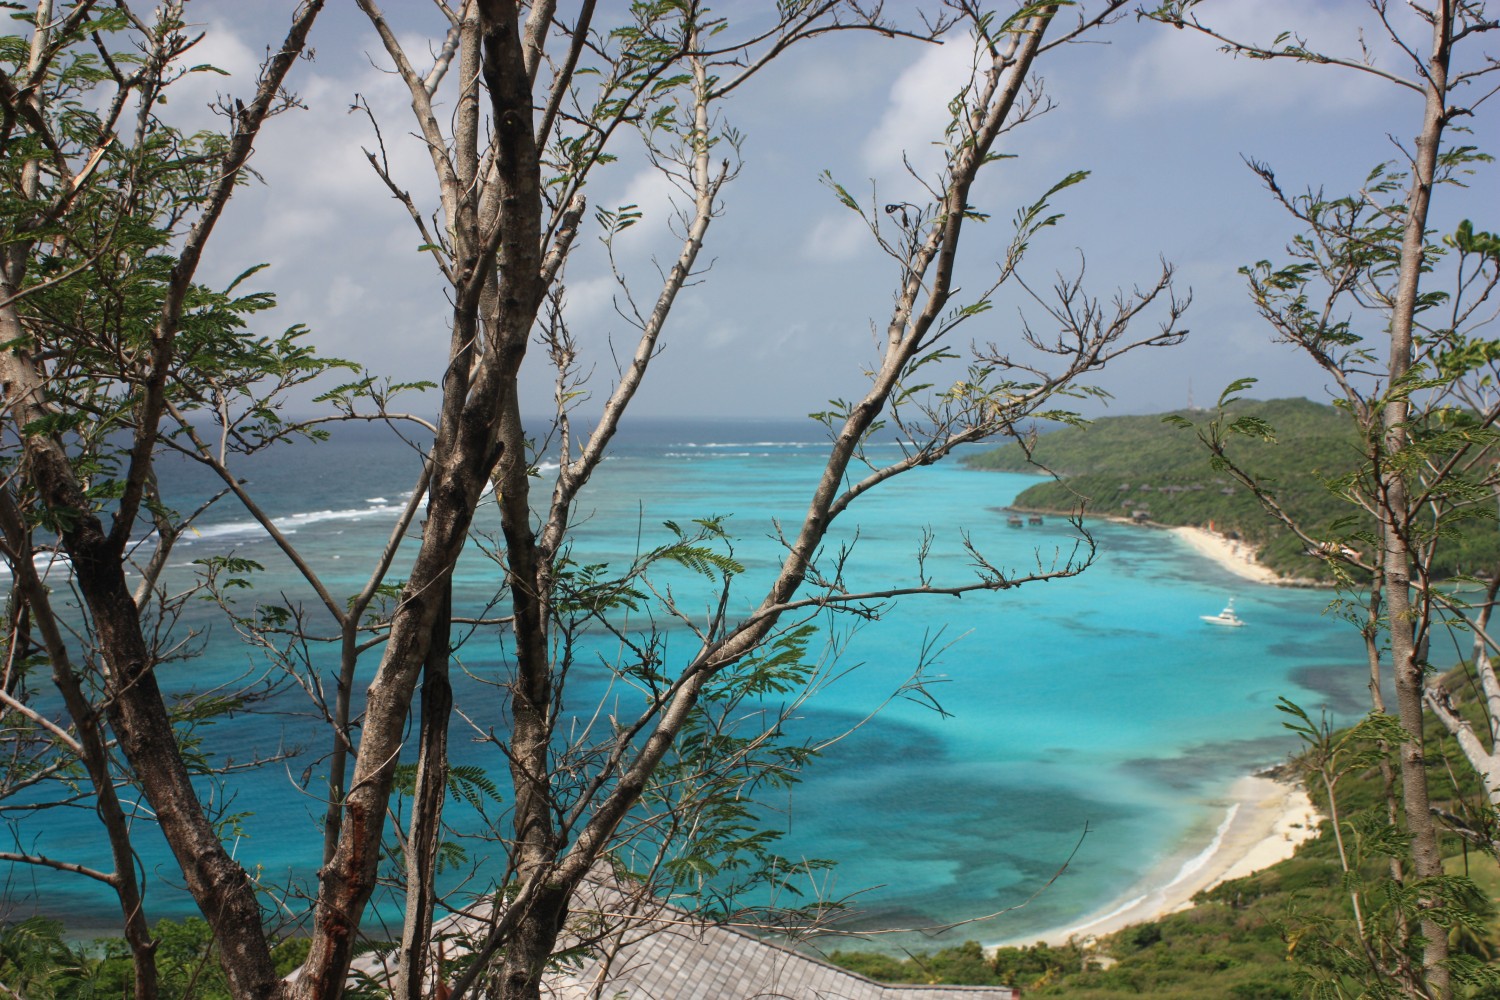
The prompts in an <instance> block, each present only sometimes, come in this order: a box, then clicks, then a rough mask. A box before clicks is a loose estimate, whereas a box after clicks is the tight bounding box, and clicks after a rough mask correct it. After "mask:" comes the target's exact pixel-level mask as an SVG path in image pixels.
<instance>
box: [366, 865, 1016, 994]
mask: <svg viewBox="0 0 1500 1000" xmlns="http://www.w3.org/2000/svg"><path fill="white" fill-rule="evenodd" d="M648 899H649V897H648ZM627 915H628V916H627ZM601 917H603V920H604V922H605V923H608V924H611V925H613V928H614V929H613V930H612V931H611V932H610V933H609V934H606V935H604V937H603V938H602V939H599V940H598V943H597V946H594V947H591V948H589V949H588V957H587V958H585V959H584V960H583V961H582V962H581V963H579V964H576V965H571V966H568V967H566V968H562V969H558V970H554V971H552V972H550V973H548V974H547V976H546V978H545V980H544V982H543V988H542V996H543V997H546V998H548V1000H1016V998H1018V997H1019V996H1020V993H1019V991H1016V990H1013V989H1011V988H1009V987H1002V986H925V985H892V984H886V983H877V982H875V981H874V980H871V979H866V978H865V977H863V976H860V975H857V974H855V973H853V972H850V971H849V970H847V969H842V968H839V967H838V966H836V965H832V964H830V963H829V962H825V961H823V960H822V959H820V958H818V957H816V956H813V955H809V954H806V953H804V952H801V951H798V950H796V949H794V948H791V947H788V946H786V945H783V944H779V943H777V942H774V941H770V940H766V939H765V938H761V937H757V936H755V935H753V934H750V933H748V932H747V931H745V930H741V929H739V928H735V927H729V926H724V925H721V924H713V923H706V922H704V921H702V920H700V919H698V918H696V917H694V916H693V915H692V914H690V913H688V912H686V911H684V910H681V909H678V908H676V907H672V906H669V905H666V904H664V903H661V902H660V901H655V900H650V901H649V902H647V903H646V909H645V911H644V912H642V910H641V900H640V899H639V897H635V896H632V897H630V898H627V895H626V894H625V893H622V892H621V891H620V890H619V889H618V888H616V887H615V886H614V885H613V884H611V883H609V882H593V881H591V882H589V883H586V884H585V885H584V886H581V887H580V889H579V892H578V894H577V895H576V896H575V897H574V900H573V909H572V913H571V915H570V918H569V930H568V931H567V932H565V937H566V939H565V940H564V941H561V942H559V944H563V945H566V946H568V947H575V946H577V945H578V944H579V943H580V942H581V941H582V940H583V939H584V937H585V935H588V934H589V931H588V928H590V927H597V926H598V925H599V924H600V922H601ZM487 923H488V921H487V914H486V911H485V909H483V908H477V909H475V910H472V911H469V912H468V913H465V914H459V915H457V916H454V917H450V918H448V919H447V920H445V921H443V922H442V924H441V926H440V927H437V928H434V931H435V933H434V937H435V938H442V939H444V941H445V948H446V952H447V954H448V956H449V957H450V958H451V957H453V955H454V953H455V949H456V948H459V947H462V945H461V944H459V942H461V941H463V940H465V939H467V940H471V941H472V940H477V939H482V938H483V937H484V936H485V926H486V924H487ZM357 964H360V965H361V967H362V969H363V971H364V972H365V973H366V974H368V975H371V976H374V977H375V978H383V977H384V976H385V975H386V974H387V971H388V970H382V969H381V968H380V965H381V962H380V960H379V959H374V958H373V957H367V958H366V959H364V960H363V961H361V962H360V963H357Z"/></svg>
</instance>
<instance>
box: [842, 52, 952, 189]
mask: <svg viewBox="0 0 1500 1000" xmlns="http://www.w3.org/2000/svg"><path fill="white" fill-rule="evenodd" d="M972 74H973V49H972V47H971V46H970V45H969V44H968V43H967V41H966V40H963V39H958V38H955V39H954V40H953V41H950V42H948V43H947V44H945V45H934V46H929V47H927V48H924V49H923V50H922V54H921V56H920V57H919V58H918V59H917V61H916V62H914V63H912V64H911V65H910V66H908V67H907V68H906V69H905V71H903V72H902V73H901V74H900V75H899V76H898V77H897V78H896V81H895V83H893V84H892V85H891V90H890V104H889V107H887V108H886V111H885V114H884V115H882V116H881V119H880V123H879V124H878V125H877V126H876V127H875V129H874V131H873V132H871V133H870V135H869V136H868V137H867V138H866V139H865V141H864V145H863V147H862V149H861V153H862V154H863V157H864V162H865V166H866V167H867V169H869V170H870V171H871V172H872V173H873V174H874V175H875V176H876V177H878V178H880V179H881V180H883V181H887V182H889V181H892V180H894V179H896V178H899V177H903V176H905V175H906V165H905V164H906V163H907V162H909V163H910V164H911V166H912V168H913V169H915V170H916V172H917V174H918V176H920V177H928V176H930V175H931V174H932V173H934V172H935V171H936V170H937V169H938V168H940V167H941V166H942V163H943V151H942V148H941V147H940V146H937V145H934V141H935V140H940V139H941V138H942V135H941V133H940V132H939V131H938V130H937V129H935V128H934V125H935V124H937V123H941V122H942V121H945V120H947V111H946V108H947V106H948V102H949V101H951V100H952V99H953V97H954V96H955V95H956V94H957V93H958V92H959V90H960V89H961V88H962V87H963V86H964V85H965V84H966V83H967V82H968V81H969V80H970V78H971V76H972Z"/></svg>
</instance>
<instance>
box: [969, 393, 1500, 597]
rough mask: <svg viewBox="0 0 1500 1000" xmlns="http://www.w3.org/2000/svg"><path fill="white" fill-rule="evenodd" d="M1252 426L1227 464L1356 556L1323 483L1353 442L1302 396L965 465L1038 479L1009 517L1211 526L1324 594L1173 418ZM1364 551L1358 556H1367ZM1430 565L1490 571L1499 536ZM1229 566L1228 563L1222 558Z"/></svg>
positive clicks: (1082, 434)
mask: <svg viewBox="0 0 1500 1000" xmlns="http://www.w3.org/2000/svg"><path fill="white" fill-rule="evenodd" d="M1229 418H1234V419H1250V420H1255V421H1259V422H1260V423H1261V424H1263V425H1264V426H1266V427H1267V428H1269V429H1270V430H1269V431H1268V434H1269V439H1266V440H1262V439H1259V438H1248V437H1247V438H1243V439H1242V436H1236V437H1235V439H1234V440H1233V441H1232V442H1231V444H1230V446H1229V449H1230V451H1231V452H1232V454H1233V457H1234V459H1235V461H1236V463H1237V464H1238V465H1239V466H1240V467H1241V468H1244V469H1247V470H1249V471H1250V472H1251V473H1252V474H1254V475H1255V477H1256V478H1257V479H1258V480H1260V481H1261V482H1263V483H1271V484H1274V488H1275V492H1276V499H1277V502H1278V503H1279V504H1280V505H1281V506H1282V508H1283V509H1284V510H1286V511H1287V513H1288V514H1289V515H1290V516H1291V517H1292V518H1294V519H1295V520H1296V521H1297V522H1298V523H1299V524H1301V525H1302V526H1303V527H1304V528H1305V529H1306V530H1307V531H1308V532H1309V533H1310V534H1311V535H1312V537H1314V538H1316V539H1319V540H1320V542H1321V544H1322V545H1324V546H1327V547H1334V546H1338V547H1347V548H1349V549H1352V550H1353V551H1356V552H1360V551H1363V550H1365V549H1367V547H1368V544H1369V542H1368V539H1367V537H1366V533H1365V532H1364V531H1363V530H1362V529H1364V528H1367V527H1368V526H1366V525H1361V524H1351V523H1350V522H1349V521H1348V513H1349V511H1348V506H1347V504H1345V503H1344V502H1343V501H1342V500H1340V499H1339V497H1338V495H1337V491H1336V490H1333V489H1330V487H1329V485H1328V484H1330V483H1337V482H1339V481H1341V480H1343V479H1345V478H1347V477H1349V476H1355V475H1357V474H1358V473H1359V469H1360V466H1359V463H1358V461H1357V456H1358V454H1359V450H1358V447H1357V445H1358V442H1357V441H1355V440H1354V439H1353V438H1352V436H1351V432H1350V429H1349V427H1348V421H1347V419H1346V418H1345V417H1344V416H1343V415H1341V414H1340V413H1339V412H1338V411H1337V410H1335V409H1334V407H1332V406H1326V405H1323V404H1320V403H1314V402H1310V401H1308V400H1305V399H1274V400H1268V401H1263V402H1262V401H1256V400H1248V399H1247V400H1241V401H1238V402H1235V403H1233V404H1232V405H1230V406H1229V407H1228V408H1226V409H1225V410H1224V411H1223V412H1222V413H1216V412H1213V411H1206V410H1177V411H1174V412H1172V413H1167V414H1152V415H1143V416H1120V417H1101V418H1099V419H1097V420H1094V421H1093V422H1091V423H1089V424H1087V425H1085V426H1082V427H1061V428H1058V429H1054V430H1045V431H1043V432H1042V433H1039V434H1038V436H1037V437H1036V439H1035V440H1034V441H1033V442H1031V443H1030V444H1029V446H1027V447H1023V446H1022V445H1021V444H1018V443H1012V444H1007V445H1002V446H1001V447H999V448H995V449H992V450H989V451H983V452H978V453H975V454H971V455H967V456H965V457H964V458H963V460H962V461H963V464H964V466H965V467H967V468H970V469H974V470H976V471H993V472H1013V473H1022V474H1028V475H1032V476H1035V477H1036V482H1035V483H1034V484H1032V485H1030V486H1028V487H1027V488H1026V489H1024V490H1022V491H1021V493H1020V494H1019V495H1018V496H1017V497H1016V498H1015V499H1014V500H1012V501H1011V508H1010V509H1012V510H1014V511H1016V512H1017V513H1034V514H1055V515H1068V514H1074V513H1077V512H1078V511H1080V510H1082V511H1084V512H1085V514H1086V515H1087V516H1090V517H1104V518H1107V519H1112V520H1118V521H1125V522H1130V523H1135V524H1142V525H1147V526H1157V527H1167V528H1176V527H1183V526H1189V527H1197V528H1199V529H1211V530H1213V531H1215V532H1217V533H1219V534H1221V535H1223V536H1225V537H1226V538H1227V539H1231V540H1238V541H1240V542H1242V543H1243V544H1244V546H1245V549H1246V550H1247V551H1250V550H1253V552H1254V562H1255V563H1258V564H1259V565H1260V566H1262V567H1265V568H1266V569H1268V570H1270V571H1271V572H1272V573H1274V574H1275V576H1276V577H1277V579H1275V580H1272V581H1267V582H1275V583H1277V584H1278V585H1281V586H1325V585H1328V584H1331V583H1332V582H1333V579H1334V576H1335V574H1334V570H1333V568H1332V567H1331V566H1330V565H1329V563H1328V562H1327V561H1326V559H1324V558H1323V557H1321V556H1317V555H1313V554H1310V552H1309V543H1308V542H1306V541H1304V540H1303V539H1301V538H1299V537H1298V536H1297V535H1295V534H1294V533H1293V532H1291V531H1289V530H1287V529H1286V528H1285V527H1284V526H1282V525H1281V523H1280V522H1278V521H1276V520H1275V519H1273V518H1272V517H1271V516H1270V515H1268V514H1267V513H1266V511H1265V509H1264V508H1263V507H1262V506H1261V503H1260V501H1259V500H1258V499H1257V498H1256V497H1255V495H1254V494H1253V493H1252V492H1251V491H1250V490H1249V489H1247V488H1246V487H1245V486H1244V485H1242V484H1241V483H1239V482H1237V481H1235V479H1234V478H1233V477H1232V476H1231V475H1230V474H1229V473H1227V472H1224V471H1220V470H1214V469H1213V468H1212V467H1211V466H1210V464H1209V461H1208V452H1207V450H1206V449H1205V447H1204V445H1203V444H1202V442H1201V441H1199V440H1198V436H1197V435H1196V434H1194V433H1191V432H1189V431H1187V430H1184V429H1183V428H1182V427H1180V426H1178V425H1177V423H1175V422H1170V421H1185V422H1188V423H1190V424H1193V425H1195V426H1199V427H1201V426H1203V425H1205V424H1207V423H1209V422H1211V421H1213V420H1215V419H1229ZM1365 554H1366V555H1368V552H1366V553H1365ZM1438 555H1439V558H1438V559H1437V561H1436V562H1435V563H1434V564H1433V567H1432V569H1433V573H1434V575H1435V576H1436V577H1438V578H1440V579H1441V578H1448V577H1453V576H1457V575H1462V574H1464V573H1465V572H1468V571H1472V570H1473V569H1474V567H1484V566H1491V565H1494V562H1495V560H1496V559H1497V558H1500V539H1497V538H1496V537H1495V535H1494V533H1493V532H1480V531H1475V532H1468V533H1467V534H1465V535H1462V536H1455V537H1454V538H1453V539H1451V540H1445V545H1444V547H1443V549H1442V551H1441V552H1440V553H1439V554H1438ZM1221 562H1222V564H1223V565H1225V566H1226V567H1227V568H1231V569H1236V570H1237V567H1236V566H1235V565H1234V564H1233V563H1231V562H1230V561H1228V560H1222V559H1221Z"/></svg>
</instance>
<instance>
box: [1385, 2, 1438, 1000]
mask: <svg viewBox="0 0 1500 1000" xmlns="http://www.w3.org/2000/svg"><path fill="white" fill-rule="evenodd" d="M1453 3H1454V0H1439V3H1438V4H1437V6H1436V8H1435V10H1434V17H1433V44H1432V55H1431V58H1430V59H1429V60H1428V63H1427V82H1426V88H1425V89H1426V108H1425V113H1424V116H1423V121H1422V130H1421V133H1420V134H1419V135H1418V136H1417V139H1416V153H1417V155H1416V161H1415V164H1414V165H1413V174H1412V180H1411V191H1410V196H1409V201H1408V203H1407V216H1406V225H1405V232H1404V233H1403V238H1402V244H1401V270H1400V276H1399V279H1398V284H1397V291H1396V303H1395V309H1394V313H1393V315H1392V318H1391V349H1390V359H1389V381H1388V384H1387V387H1386V391H1387V393H1388V394H1389V396H1388V399H1387V402H1386V403H1385V405H1384V407H1383V409H1382V413H1381V421H1382V431H1383V434H1384V442H1383V444H1384V448H1383V451H1384V454H1383V455H1382V461H1383V465H1382V466H1381V468H1380V481H1381V503H1380V511H1379V513H1380V520H1381V528H1382V534H1383V536H1384V542H1385V550H1384V552H1383V558H1382V562H1383V565H1384V568H1385V577H1386V600H1385V604H1386V609H1387V613H1388V616H1389V621H1390V631H1391V663H1392V668H1393V670H1394V673H1395V685H1396V710H1397V713H1398V717H1399V718H1400V721H1401V727H1402V728H1403V729H1404V730H1406V734H1407V738H1406V742H1404V743H1403V744H1402V745H1401V747H1400V765H1399V770H1400V774H1401V787H1402V797H1403V802H1404V806H1405V812H1406V823H1407V833H1408V834H1409V835H1410V837H1411V850H1412V874H1413V875H1414V876H1415V877H1416V878H1418V879H1420V880H1426V879H1433V878H1437V877H1438V876H1440V875H1442V874H1443V863H1442V856H1441V855H1440V854H1439V852H1438V844H1437V831H1436V829H1435V826H1434V824H1433V820H1432V812H1431V808H1430V802H1429V800H1428V785H1427V761H1426V758H1425V756H1424V749H1423V716H1422V709H1423V689H1424V686H1425V679H1424V671H1425V665H1424V664H1423V663H1422V662H1421V661H1420V660H1419V659H1418V656H1417V650H1416V644H1415V641H1414V634H1415V626H1416V621H1415V616H1416V615H1417V614H1418V613H1419V611H1418V609H1415V608H1413V606H1412V601H1411V560H1412V553H1411V550H1410V531H1411V522H1412V516H1413V511H1412V510H1411V506H1410V502H1409V499H1408V496H1407V490H1406V480H1405V478H1404V475H1405V473H1404V471H1403V470H1402V468H1401V464H1402V463H1401V455H1402V452H1403V451H1404V450H1405V448H1406V447H1407V443H1408V441H1409V433H1408V430H1407V426H1406V424H1407V420H1408V418H1409V414H1410V409H1411V406H1410V403H1409V402H1408V398H1407V395H1406V394H1405V393H1404V392H1402V391H1400V389H1401V383H1402V382H1403V381H1404V380H1405V379H1406V377H1407V374H1408V372H1409V370H1410V368H1411V363H1412V327H1413V323H1414V319H1415V316H1416V307H1417V295H1418V291H1419V286H1420V281H1421V274H1422V258H1423V254H1424V251H1425V248H1426V228H1427V213H1428V207H1429V205H1430V203H1431V198H1432V186H1433V180H1434V177H1435V175H1436V170H1437V158H1438V153H1439V150H1440V147H1441V144H1442V136H1443V128H1444V126H1445V125H1446V123H1447V114H1446V110H1445V101H1446V98H1447V87H1448V60H1449V54H1450V49H1451V46H1452V40H1453V24H1454V17H1455V10H1454V7H1453ZM1440 905H1441V901H1440V900H1439V899H1437V898H1436V897H1434V896H1433V895H1432V894H1430V893H1428V894H1424V895H1423V897H1422V898H1421V899H1420V900H1419V907H1420V908H1421V910H1422V916H1421V932H1422V936H1423V938H1424V939H1425V943H1424V945H1423V955H1422V965H1423V971H1424V973H1425V976H1426V986H1427V990H1428V993H1429V994H1430V995H1431V997H1432V998H1433V1000H1449V998H1450V997H1451V996H1452V989H1451V985H1450V983H1449V976H1448V969H1447V967H1446V963H1447V959H1448V935H1447V931H1446V930H1445V929H1444V928H1443V926H1442V925H1441V924H1440V923H1439V922H1438V921H1436V920H1434V919H1433V917H1432V915H1431V911H1432V910H1433V909H1434V908H1436V907H1437V906H1440Z"/></svg>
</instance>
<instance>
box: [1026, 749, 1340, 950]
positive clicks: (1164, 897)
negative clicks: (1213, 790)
mask: <svg viewBox="0 0 1500 1000" xmlns="http://www.w3.org/2000/svg"><path fill="white" fill-rule="evenodd" d="M1221 817H1222V818H1221V821H1220V823H1219V826H1218V828H1217V829H1216V830H1215V831H1214V834H1213V838H1212V840H1210V841H1209V842H1208V843H1206V844H1204V845H1203V846H1202V849H1201V850H1199V851H1197V852H1196V853H1192V854H1189V855H1188V856H1187V857H1185V858H1184V857H1183V856H1181V855H1180V854H1179V855H1178V856H1176V857H1173V858H1171V859H1169V860H1168V861H1166V862H1164V863H1163V864H1162V865H1160V866H1158V868H1157V870H1156V871H1154V872H1152V873H1150V874H1149V875H1148V876H1147V877H1146V878H1144V879H1142V880H1141V881H1140V882H1138V883H1137V884H1136V885H1135V886H1134V887H1132V889H1131V891H1130V892H1128V893H1127V894H1126V895H1124V896H1122V897H1121V898H1120V899H1118V900H1117V901H1115V902H1114V903H1111V904H1110V905H1109V906H1107V907H1104V908H1102V909H1100V910H1098V911H1096V912H1095V913H1091V914H1088V915H1086V916H1084V917H1083V918H1082V919H1080V920H1078V921H1076V922H1074V923H1071V924H1069V925H1067V926H1065V927H1054V928H1052V929H1050V930H1044V931H1041V932H1038V933H1033V934H1028V935H1026V936H1025V937H1024V938H1017V939H1014V940H1009V941H1002V942H998V943H999V944H1001V945H1030V944H1035V943H1037V942H1038V941H1045V942H1047V943H1049V944H1063V943H1066V942H1067V941H1068V940H1069V939H1070V938H1078V939H1084V938H1089V937H1102V936H1104V935H1106V934H1112V933H1114V932H1115V931H1117V930H1120V929H1121V928H1122V927H1125V926H1127V925H1129V924H1136V923H1140V922H1142V921H1146V920H1155V919H1158V918H1160V917H1163V916H1166V915H1167V914H1169V913H1175V912H1176V911H1178V910H1183V909H1186V908H1187V907H1189V906H1190V905H1192V901H1193V896H1194V895H1195V894H1197V893H1199V892H1201V891H1203V890H1204V889H1210V888H1212V887H1213V886H1216V885H1218V884H1219V883H1220V882H1224V881H1227V880H1229V879H1233V878H1242V877H1244V876H1246V875H1249V874H1252V873H1253V872H1257V871H1260V870H1261V869H1262V868H1266V867H1269V866H1270V865H1273V864H1275V863H1276V862H1278V861H1282V860H1285V859H1286V858H1289V857H1291V856H1292V853H1293V852H1294V851H1295V850H1296V848H1297V845H1298V844H1301V843H1302V842H1303V841H1305V840H1309V839H1311V838H1312V837H1313V836H1314V835H1315V834H1316V833H1317V827H1318V822H1319V819H1320V817H1319V815H1318V812H1317V810H1316V809H1314V808H1313V804H1312V801H1311V800H1310V799H1309V798H1308V797H1307V793H1306V792H1304V791H1303V790H1302V789H1301V788H1300V787H1298V786H1296V785H1293V784H1290V783H1287V782H1282V781H1277V780H1274V779H1272V778H1264V777H1246V778H1241V779H1239V780H1238V781H1236V782H1235V783H1234V785H1232V786H1231V787H1230V789H1229V793H1228V796H1227V798H1226V804H1225V807H1224V811H1223V812H1222V813H1221ZM1190 849H1191V848H1190Z"/></svg>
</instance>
